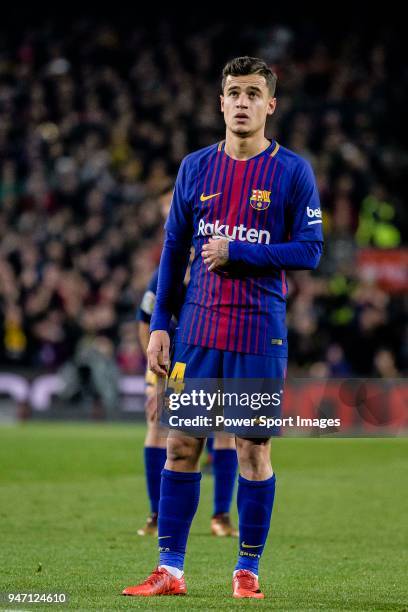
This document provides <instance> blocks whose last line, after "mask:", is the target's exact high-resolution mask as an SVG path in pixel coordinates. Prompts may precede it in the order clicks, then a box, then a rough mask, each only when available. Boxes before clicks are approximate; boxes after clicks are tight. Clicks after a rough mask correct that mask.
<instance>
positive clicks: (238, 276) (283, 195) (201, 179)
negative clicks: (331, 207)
mask: <svg viewBox="0 0 408 612" xmlns="http://www.w3.org/2000/svg"><path fill="white" fill-rule="evenodd" d="M165 229H166V231H167V233H168V235H171V236H172V237H173V238H174V239H175V240H176V241H177V242H179V243H180V244H184V245H185V246H186V248H187V247H189V246H190V245H191V244H192V245H193V247H194V249H195V257H194V260H193V263H192V267H191V278H190V283H189V286H188V289H187V293H186V296H185V300H184V304H183V306H182V309H181V313H180V318H179V325H178V328H177V330H176V339H177V340H179V341H181V342H186V343H189V344H193V345H200V346H205V347H210V348H216V349H220V350H228V351H237V352H243V353H253V354H263V355H274V354H275V355H277V356H282V355H284V354H286V353H287V332H286V324H285V314H286V294H287V284H286V278H285V272H284V270H283V269H280V268H279V267H274V266H268V267H262V268H260V267H257V266H254V265H250V264H249V263H243V262H239V261H238V262H236V263H232V264H229V265H228V266H227V268H226V269H225V271H223V272H220V273H219V272H213V271H212V272H208V270H207V266H206V265H205V264H204V262H203V260H202V257H201V250H202V246H203V245H204V243H205V242H207V241H208V239H209V237H210V236H211V235H219V236H227V237H228V238H229V239H230V240H232V241H234V244H235V241H239V242H240V243H246V244H252V245H274V244H282V243H288V242H291V241H293V242H296V243H299V242H320V243H321V242H322V241H323V236H322V215H321V210H320V201H319V195H318V191H317V187H316V181H315V178H314V175H313V171H312V169H311V166H310V164H309V163H308V162H307V161H305V160H304V159H303V158H301V157H300V156H299V155H297V154H295V153H293V152H292V151H289V150H288V149H286V148H284V147H282V146H280V145H279V144H278V143H277V142H276V141H272V142H271V144H270V146H269V147H268V148H267V149H266V150H265V151H263V152H262V153H260V154H258V155H256V156H255V157H253V158H251V159H249V160H245V161H240V160H235V159H233V158H231V157H229V156H228V155H227V154H226V153H225V150H224V142H222V143H219V144H216V145H212V146H210V147H206V148H204V149H201V150H199V151H196V152H194V153H192V154H190V155H188V156H187V157H186V158H184V160H183V161H182V163H181V166H180V170H179V174H178V177H177V180H176V185H175V190H174V194H173V200H172V205H171V209H170V213H169V217H168V219H167V221H166V225H165ZM246 248H248V247H246ZM160 273H162V272H160ZM163 273H164V272H163Z"/></svg>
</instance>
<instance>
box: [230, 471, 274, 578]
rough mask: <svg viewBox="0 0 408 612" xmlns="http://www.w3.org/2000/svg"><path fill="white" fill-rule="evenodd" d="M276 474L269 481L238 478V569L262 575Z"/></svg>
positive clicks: (236, 567)
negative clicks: (262, 562) (263, 554)
mask: <svg viewBox="0 0 408 612" xmlns="http://www.w3.org/2000/svg"><path fill="white" fill-rule="evenodd" d="M275 481H276V478H275V474H273V476H271V478H268V479H267V480H247V479H246V478H243V477H242V476H241V475H239V478H238V495H237V504H238V515H239V556H238V562H237V565H236V566H235V569H236V570H240V569H247V570H250V571H251V572H253V573H254V574H258V566H259V559H260V558H261V555H262V552H263V549H264V546H265V542H266V538H267V536H268V531H269V524H270V522H271V516H272V508H273V500H274V497H275Z"/></svg>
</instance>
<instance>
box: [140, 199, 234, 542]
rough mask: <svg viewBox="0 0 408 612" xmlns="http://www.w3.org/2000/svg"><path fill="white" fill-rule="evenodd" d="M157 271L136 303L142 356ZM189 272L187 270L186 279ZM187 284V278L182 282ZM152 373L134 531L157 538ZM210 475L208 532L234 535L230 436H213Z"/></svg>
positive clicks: (159, 456)
mask: <svg viewBox="0 0 408 612" xmlns="http://www.w3.org/2000/svg"><path fill="white" fill-rule="evenodd" d="M172 193H173V192H172V191H171V192H166V193H164V194H163V195H162V196H161V197H160V206H161V212H162V215H163V217H164V219H167V215H168V213H169V209H170V202H171V196H172ZM158 272H159V271H158V270H156V272H155V273H154V274H153V276H152V278H151V280H150V283H149V286H148V287H147V289H146V291H145V293H144V296H143V299H142V302H141V304H140V307H139V310H138V313H137V319H138V333H139V341H140V344H141V346H142V349H143V351H144V352H145V354H146V351H147V346H148V344H149V337H150V330H149V327H150V320H151V316H152V313H153V308H154V303H155V300H156V291H157V281H158ZM188 274H189V270H187V276H188ZM185 282H186V284H187V282H188V278H186V279H185ZM185 290H186V285H185V284H183V285H182V286H181V287H180V291H179V296H178V299H177V303H176V305H175V308H174V314H175V316H173V317H172V322H171V329H170V331H171V335H173V334H174V330H175V327H176V320H177V316H178V314H179V313H180V310H181V306H182V303H183V301H184V297H185ZM156 378H157V377H156V374H153V373H152V372H151V371H150V370H149V369H148V368H147V370H146V404H145V406H146V423H147V433H146V438H145V442H144V465H145V477H146V485H147V494H148V497H149V501H150V515H149V516H148V517H147V520H146V524H145V526H144V527H141V528H140V529H138V531H137V533H138V535H140V536H144V535H155V536H156V535H157V514H158V509H159V499H160V481H161V472H162V470H163V468H164V464H165V462H166V442H167V432H166V433H164V430H163V428H160V427H159V426H158V424H157V420H156V418H155V415H156V403H157V391H156ZM211 468H212V473H213V475H214V508H213V516H212V518H211V527H210V528H211V533H212V534H213V535H215V536H234V537H236V536H237V535H238V531H237V530H236V529H235V528H234V527H233V525H232V523H231V517H230V508H231V503H232V496H233V492H234V485H235V479H236V473H237V453H236V449H235V440H234V438H233V437H227V436H223V435H222V434H217V435H216V436H215V440H214V444H213V448H212V461H211Z"/></svg>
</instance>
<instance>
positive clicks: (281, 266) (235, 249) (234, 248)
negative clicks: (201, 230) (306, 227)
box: [229, 240, 323, 270]
mask: <svg viewBox="0 0 408 612" xmlns="http://www.w3.org/2000/svg"><path fill="white" fill-rule="evenodd" d="M322 250H323V243H322V242H317V241H310V242H309V241H308V242H305V241H303V242H300V241H296V242H292V241H291V242H284V243H281V244H250V243H248V242H240V241H239V240H234V241H232V242H230V243H229V261H230V262H231V263H245V264H248V265H250V266H256V267H257V268H273V269H275V270H315V269H316V268H317V266H318V264H319V261H320V256H321V254H322Z"/></svg>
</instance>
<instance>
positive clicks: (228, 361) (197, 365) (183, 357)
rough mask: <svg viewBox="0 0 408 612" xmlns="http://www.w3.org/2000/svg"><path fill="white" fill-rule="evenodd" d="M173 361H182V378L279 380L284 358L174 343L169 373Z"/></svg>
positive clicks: (282, 375) (285, 358) (284, 362)
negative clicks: (183, 367) (183, 368)
mask: <svg viewBox="0 0 408 612" xmlns="http://www.w3.org/2000/svg"><path fill="white" fill-rule="evenodd" d="M177 362H179V363H183V364H185V366H186V367H185V371H184V377H185V378H273V379H275V380H282V381H283V380H284V379H285V378H286V369H287V362H288V360H287V357H271V356H270V355H250V354H247V353H234V352H232V351H220V350H218V349H212V348H206V347H204V346H194V345H192V344H184V343H183V342H175V343H174V345H173V348H172V354H171V366H170V373H171V371H172V369H173V366H174V364H175V363H177Z"/></svg>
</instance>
